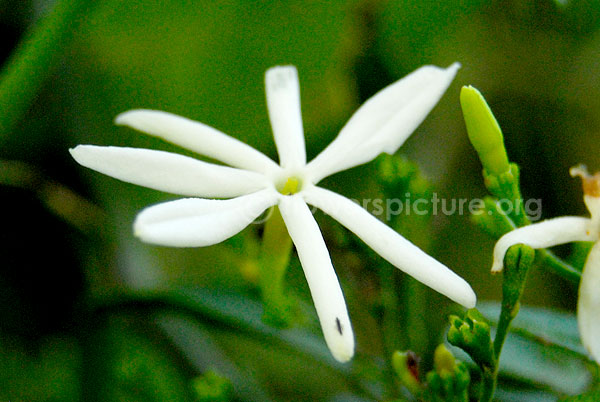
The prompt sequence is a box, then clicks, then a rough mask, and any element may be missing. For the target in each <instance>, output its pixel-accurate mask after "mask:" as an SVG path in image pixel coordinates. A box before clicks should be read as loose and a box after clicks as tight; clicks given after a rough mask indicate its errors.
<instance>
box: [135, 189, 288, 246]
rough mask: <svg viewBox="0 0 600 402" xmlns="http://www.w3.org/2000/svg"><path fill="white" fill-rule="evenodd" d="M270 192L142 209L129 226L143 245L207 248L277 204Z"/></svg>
mask: <svg viewBox="0 0 600 402" xmlns="http://www.w3.org/2000/svg"><path fill="white" fill-rule="evenodd" d="M277 198H278V195H277V193H276V192H275V191H274V190H270V189H267V190H262V191H259V192H256V193H253V194H248V195H244V196H241V197H237V198H232V199H230V200H205V199H201V198H185V199H182V200H177V201H171V202H165V203H162V204H158V205H154V206H152V207H149V208H146V209H144V210H143V211H142V212H140V213H139V214H138V216H137V218H136V219H135V223H134V224H133V228H134V232H135V235H136V236H138V237H139V238H140V239H141V240H142V241H144V242H146V243H152V244H159V245H162V246H170V247H204V246H210V245H213V244H216V243H219V242H222V241H223V240H225V239H228V238H230V237H231V236H233V235H235V234H237V233H238V232H240V231H241V230H242V229H244V228H245V227H246V226H248V225H249V224H250V223H251V222H252V221H253V220H255V219H256V218H257V217H258V216H259V215H260V214H261V213H263V211H264V210H266V209H267V208H269V207H270V206H272V205H274V204H275V203H276V202H277Z"/></svg>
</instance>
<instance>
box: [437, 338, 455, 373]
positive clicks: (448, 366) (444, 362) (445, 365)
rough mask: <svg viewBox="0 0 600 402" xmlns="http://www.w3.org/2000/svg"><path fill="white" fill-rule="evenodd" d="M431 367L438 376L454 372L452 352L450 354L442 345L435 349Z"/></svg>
mask: <svg viewBox="0 0 600 402" xmlns="http://www.w3.org/2000/svg"><path fill="white" fill-rule="evenodd" d="M433 365H434V367H435V371H437V372H438V374H442V373H444V372H447V373H452V372H454V368H455V366H456V360H455V359H454V355H453V354H452V352H450V351H449V350H448V348H447V347H446V346H445V345H444V344H443V343H442V344H440V345H439V346H438V347H437V348H436V349H435V352H434V354H433Z"/></svg>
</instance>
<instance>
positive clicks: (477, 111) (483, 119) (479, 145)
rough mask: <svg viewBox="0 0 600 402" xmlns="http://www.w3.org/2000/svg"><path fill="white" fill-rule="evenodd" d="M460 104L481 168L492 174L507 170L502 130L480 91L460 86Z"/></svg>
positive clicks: (499, 173) (506, 156)
mask: <svg viewBox="0 0 600 402" xmlns="http://www.w3.org/2000/svg"><path fill="white" fill-rule="evenodd" d="M460 105H461V107H462V112H463V117H464V119H465V124H466V126H467V133H468V135H469V140H470V141H471V144H472V145H473V148H475V150H476V151H477V154H478V155H479V159H480V160H481V164H482V165H483V168H484V169H485V170H487V171H488V172H490V173H492V174H494V175H501V174H503V173H505V172H507V171H508V170H509V164H508V155H507V154H506V148H505V147H504V137H503V136H502V130H501V129H500V126H499V125H498V121H496V118H495V117H494V114H493V113H492V111H491V109H490V107H489V106H488V104H487V102H486V101H485V99H484V98H483V96H482V95H481V93H480V92H479V91H478V90H477V89H475V88H473V87H472V86H464V87H462V89H461V91H460Z"/></svg>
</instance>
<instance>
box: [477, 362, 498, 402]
mask: <svg viewBox="0 0 600 402" xmlns="http://www.w3.org/2000/svg"><path fill="white" fill-rule="evenodd" d="M481 375H482V376H483V378H482V384H481V385H482V387H483V388H482V391H481V396H480V399H479V400H480V401H481V402H488V401H491V400H492V397H493V396H494V392H495V391H496V383H497V381H498V366H496V367H494V368H492V367H486V368H485V369H483V370H482V371H481Z"/></svg>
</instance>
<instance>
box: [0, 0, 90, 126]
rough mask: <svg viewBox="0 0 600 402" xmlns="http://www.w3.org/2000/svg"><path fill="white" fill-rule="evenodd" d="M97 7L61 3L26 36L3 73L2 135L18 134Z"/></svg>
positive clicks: (0, 92) (69, 1)
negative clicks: (20, 123) (21, 122)
mask: <svg viewBox="0 0 600 402" xmlns="http://www.w3.org/2000/svg"><path fill="white" fill-rule="evenodd" d="M93 4H94V2H89V1H87V0H79V1H78V0H62V1H58V3H57V4H56V6H55V7H54V9H53V10H52V11H51V12H50V13H49V14H48V15H47V16H45V17H43V18H42V19H41V20H40V21H39V22H38V23H37V24H36V25H35V27H34V28H33V29H32V30H31V31H29V32H28V33H27V34H25V38H24V39H23V40H22V41H21V43H20V44H19V46H18V47H17V48H16V49H15V51H14V52H13V54H12V56H11V57H10V59H9V60H8V61H7V62H6V64H5V65H4V68H3V70H2V72H1V73H0V135H7V134H8V133H10V132H12V131H13V130H14V128H15V126H16V124H17V123H18V121H19V120H20V119H21V118H22V117H23V115H24V114H25V112H26V111H27V109H28V108H29V106H30V105H31V102H32V101H33V99H34V98H35V95H36V94H37V93H38V91H39V89H40V87H41V86H42V84H43V83H44V81H45V80H46V78H47V77H48V76H49V75H50V74H51V73H52V71H53V67H54V66H55V64H56V61H57V60H58V59H59V58H60V57H61V55H62V53H63V52H62V50H63V49H64V48H65V47H66V44H67V43H68V42H69V40H70V39H71V37H72V36H73V33H74V32H76V31H77V27H78V25H79V24H80V23H81V21H83V20H84V17H85V15H86V13H87V12H88V11H89V9H90V8H91V6H92V5H93Z"/></svg>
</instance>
